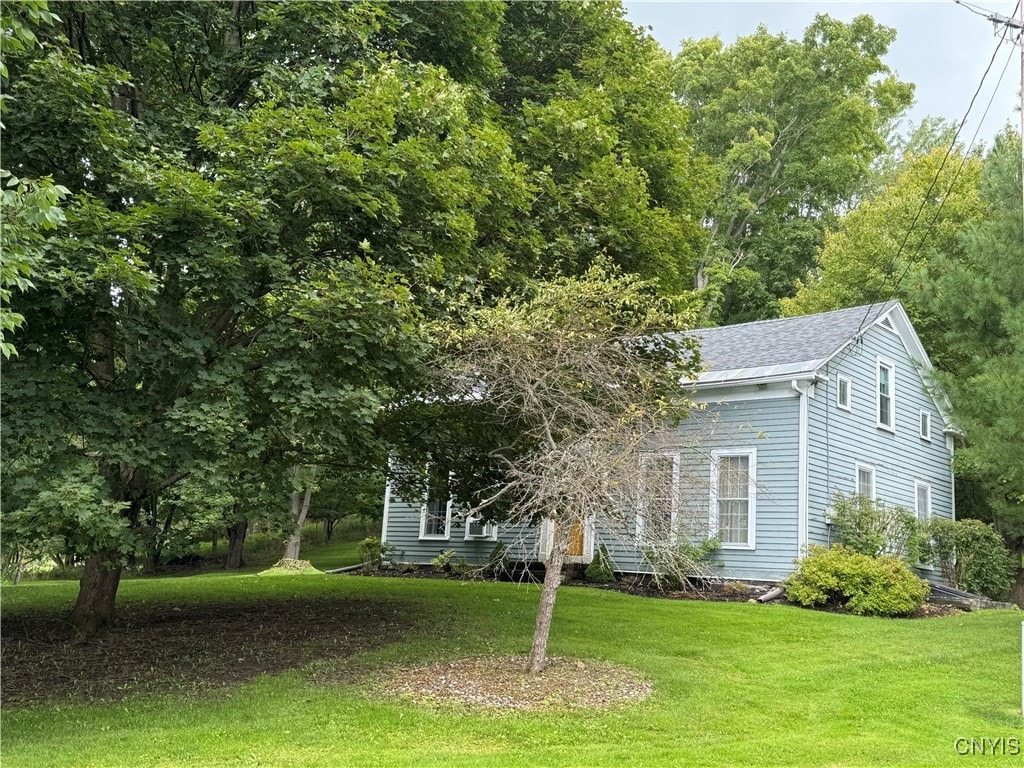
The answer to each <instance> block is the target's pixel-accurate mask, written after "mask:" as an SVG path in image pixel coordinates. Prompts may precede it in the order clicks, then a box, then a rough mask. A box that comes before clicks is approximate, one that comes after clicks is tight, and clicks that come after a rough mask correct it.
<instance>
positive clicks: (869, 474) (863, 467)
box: [857, 463, 875, 500]
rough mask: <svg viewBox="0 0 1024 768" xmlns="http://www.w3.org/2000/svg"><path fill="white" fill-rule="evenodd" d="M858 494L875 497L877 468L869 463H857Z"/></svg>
mask: <svg viewBox="0 0 1024 768" xmlns="http://www.w3.org/2000/svg"><path fill="white" fill-rule="evenodd" d="M857 495H858V496H863V497H864V498H865V499H871V500H874V498H875V468H874V467H872V466H869V465H867V464H859V463H858V464H857Z"/></svg>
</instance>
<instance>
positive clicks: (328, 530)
mask: <svg viewBox="0 0 1024 768" xmlns="http://www.w3.org/2000/svg"><path fill="white" fill-rule="evenodd" d="M336 522H338V521H337V520H335V519H334V518H333V517H332V518H326V517H325V518H324V544H330V543H331V537H332V536H333V535H334V524H335V523H336Z"/></svg>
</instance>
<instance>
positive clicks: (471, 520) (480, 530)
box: [465, 515, 498, 541]
mask: <svg viewBox="0 0 1024 768" xmlns="http://www.w3.org/2000/svg"><path fill="white" fill-rule="evenodd" d="M497 538H498V524H497V523H485V522H484V521H483V520H482V519H481V518H480V516H479V515H472V516H471V517H467V518H466V535H465V539H466V540H467V541H469V540H470V539H486V540H488V541H496V540H497Z"/></svg>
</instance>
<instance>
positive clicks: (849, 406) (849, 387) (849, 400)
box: [836, 374, 853, 411]
mask: <svg viewBox="0 0 1024 768" xmlns="http://www.w3.org/2000/svg"><path fill="white" fill-rule="evenodd" d="M841 382H846V405H843V401H842V400H841V399H840V396H839V395H840V393H841V392H842V383H841ZM836 406H837V407H838V408H840V409H842V410H844V411H852V410H853V380H852V379H851V378H850V377H849V376H843V375H841V374H836Z"/></svg>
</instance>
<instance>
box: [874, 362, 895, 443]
mask: <svg viewBox="0 0 1024 768" xmlns="http://www.w3.org/2000/svg"><path fill="white" fill-rule="evenodd" d="M882 368H885V369H886V370H888V371H889V395H888V396H889V419H890V420H891V421H892V424H885V423H883V422H882V420H881V419H879V418H878V417H879V411H880V410H881V405H882V393H881V391H880V389H881V383H882V376H881V371H882ZM875 426H876V427H878V428H879V429H884V430H885V431H886V432H892V433H893V434H895V433H896V363H894V362H893V361H892V360H889V359H888V358H885V357H882V356H881V355H879V356H878V358H877V360H876V362H875Z"/></svg>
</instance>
